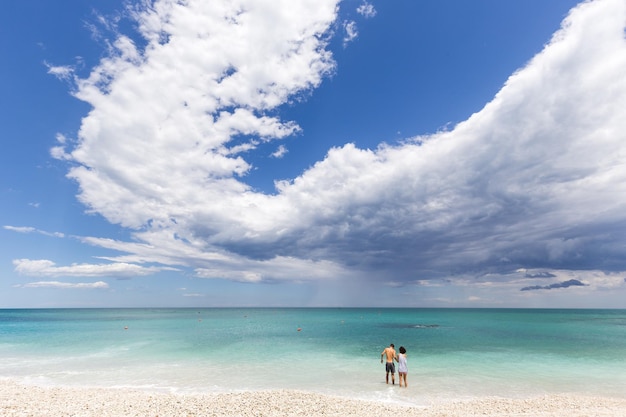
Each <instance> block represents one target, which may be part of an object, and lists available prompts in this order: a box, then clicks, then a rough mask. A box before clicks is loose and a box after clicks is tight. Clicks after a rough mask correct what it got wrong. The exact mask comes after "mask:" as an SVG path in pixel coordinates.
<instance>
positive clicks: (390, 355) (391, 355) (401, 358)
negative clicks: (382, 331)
mask: <svg viewBox="0 0 626 417" xmlns="http://www.w3.org/2000/svg"><path fill="white" fill-rule="evenodd" d="M384 357H386V358H387V363H386V365H385V381H386V382H387V383H389V374H391V383H392V384H394V385H395V383H396V366H395V363H393V361H394V360H395V361H396V362H398V379H399V381H398V382H399V384H400V386H402V381H404V387H405V388H408V387H409V386H408V385H407V382H406V374H407V373H408V371H409V370H408V368H407V365H406V349H405V348H404V346H400V354H399V355H396V348H395V346H394V345H393V343H392V344H390V345H389V347H387V348H385V350H383V351H382V353H381V354H380V363H383V358H384Z"/></svg>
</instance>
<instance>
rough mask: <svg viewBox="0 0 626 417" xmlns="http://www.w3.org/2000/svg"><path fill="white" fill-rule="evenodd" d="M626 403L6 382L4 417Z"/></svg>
mask: <svg viewBox="0 0 626 417" xmlns="http://www.w3.org/2000/svg"><path fill="white" fill-rule="evenodd" d="M625 414H626V399H618V398H605V397H580V396H570V395H556V396H544V397H537V398H528V399H505V398H483V399H474V400H467V401H452V402H447V403H441V402H440V403H433V404H431V405H428V406H424V407H405V406H400V405H394V404H386V403H374V402H367V401H360V400H355V399H349V398H340V397H331V396H325V395H319V394H316V393H310V392H303V391H291V390H280V391H251V392H236V393H219V394H215V393H209V394H185V395H183V394H167V393H153V392H146V391H139V390H126V389H109V388H107V389H100V388H73V387H72V388H69V387H39V386H32V385H21V384H18V383H15V382H12V381H2V382H0V415H2V416H100V417H103V416H152V417H155V416H185V417H188V416H275V417H278V416H397V415H403V416H422V417H435V416H459V417H460V416H539V417H548V416H554V417H556V416H565V415H566V416H568V417H573V416H581V417H582V416H612V417H617V416H620V417H621V416H624V415H625Z"/></svg>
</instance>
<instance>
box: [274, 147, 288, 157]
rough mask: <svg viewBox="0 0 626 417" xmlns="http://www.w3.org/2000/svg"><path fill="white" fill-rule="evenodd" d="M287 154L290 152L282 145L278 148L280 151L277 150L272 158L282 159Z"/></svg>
mask: <svg viewBox="0 0 626 417" xmlns="http://www.w3.org/2000/svg"><path fill="white" fill-rule="evenodd" d="M287 152H289V151H288V150H287V148H286V147H285V145H280V146H279V147H278V149H276V151H275V152H273V153H272V157H273V158H282V157H283V156H285V155H286V154H287Z"/></svg>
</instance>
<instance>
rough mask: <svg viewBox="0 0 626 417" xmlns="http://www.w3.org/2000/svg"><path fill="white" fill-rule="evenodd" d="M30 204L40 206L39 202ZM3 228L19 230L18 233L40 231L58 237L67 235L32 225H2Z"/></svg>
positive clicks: (42, 233)
mask: <svg viewBox="0 0 626 417" xmlns="http://www.w3.org/2000/svg"><path fill="white" fill-rule="evenodd" d="M30 205H32V206H34V207H39V204H38V203H31V204H30ZM2 227H3V229H5V230H10V231H12V232H17V233H38V234H41V235H44V236H51V237H58V238H63V237H65V234H63V233H61V232H46V231H45V230H39V229H36V228H34V227H30V226H9V225H6V226H2Z"/></svg>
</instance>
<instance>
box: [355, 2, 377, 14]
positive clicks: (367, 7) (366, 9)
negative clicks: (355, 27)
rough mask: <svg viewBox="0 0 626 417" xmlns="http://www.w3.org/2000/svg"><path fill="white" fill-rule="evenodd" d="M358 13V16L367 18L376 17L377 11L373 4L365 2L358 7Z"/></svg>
mask: <svg viewBox="0 0 626 417" xmlns="http://www.w3.org/2000/svg"><path fill="white" fill-rule="evenodd" d="M356 11H357V13H358V14H360V15H362V16H364V17H367V18H370V17H374V16H376V9H374V6H372V4H371V3H368V2H366V1H364V2H363V4H361V5H360V6H359V7H357V9H356Z"/></svg>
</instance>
